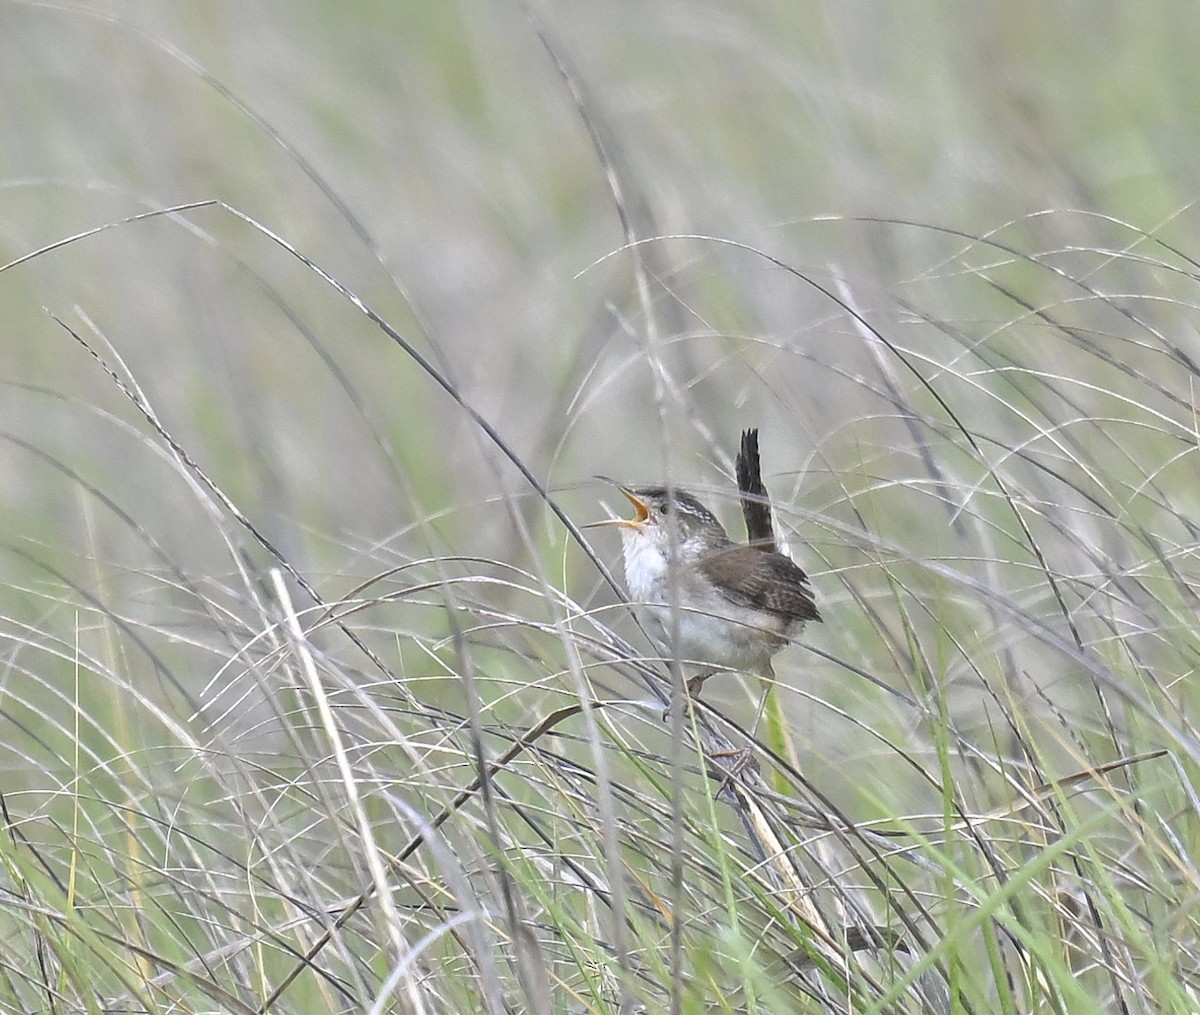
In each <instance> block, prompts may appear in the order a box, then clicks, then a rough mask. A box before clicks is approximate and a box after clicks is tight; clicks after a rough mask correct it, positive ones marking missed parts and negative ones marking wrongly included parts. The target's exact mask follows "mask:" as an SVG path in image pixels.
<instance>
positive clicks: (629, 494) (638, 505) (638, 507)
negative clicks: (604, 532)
mask: <svg viewBox="0 0 1200 1015" xmlns="http://www.w3.org/2000/svg"><path fill="white" fill-rule="evenodd" d="M609 482H612V480H609ZM613 486H615V487H616V488H617V489H618V490H620V491H621V493H623V494H624V495H625V497H626V499H627V500H628V501H629V503H630V504H632V505H633V510H634V511H635V512H636V515H635V516H634V517H633V518H605V519H604V520H603V521H599V522H588V523H587V524H586V525H584V526H583V528H585V529H594V528H596V527H597V526H600V525H621V526H624V527H625V528H628V529H640V528H641V527H642V526H643V525H645V524H646V519H647V518H649V517H650V509H649V508H648V507H646V502H645V501H643V500H642V498H641V497H639V496H638V495H637V494H635V493H634V492H633V491H632V490H630V489H629V488H628V487H627V486H622V485H621V484H620V483H613Z"/></svg>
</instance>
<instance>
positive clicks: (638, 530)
mask: <svg viewBox="0 0 1200 1015" xmlns="http://www.w3.org/2000/svg"><path fill="white" fill-rule="evenodd" d="M738 465H739V469H738V471H739V480H740V482H739V487H740V488H741V494H742V506H743V512H744V514H745V516H746V520H747V526H748V527H749V528H750V536H751V541H750V542H749V543H735V542H734V541H733V540H732V539H730V538H729V535H728V533H727V532H726V531H725V528H724V527H723V526H722V525H721V523H720V521H718V520H717V517H716V516H715V515H714V514H713V513H712V512H711V511H710V510H709V509H708V508H707V507H705V506H704V505H703V504H702V503H701V502H700V501H699V500H698V499H697V498H696V497H695V496H694V495H693V494H691V493H689V492H687V491H686V490H682V489H679V488H675V487H667V486H626V485H624V484H621V483H617V482H615V481H614V480H610V479H608V478H607V477H599V478H601V479H604V480H605V481H606V482H609V483H612V484H613V485H614V486H615V487H616V488H617V489H618V490H619V491H620V492H621V493H622V494H623V495H624V496H625V497H626V499H628V500H629V502H630V503H631V504H632V505H633V509H634V517H633V518H608V519H604V520H603V521H599V522H592V523H591V526H600V525H612V526H616V527H618V528H619V529H620V533H621V542H622V551H623V557H624V566H625V583H626V585H627V587H628V590H629V596H630V600H631V604H632V605H633V607H634V609H635V612H636V613H637V614H638V615H639V616H640V617H641V618H642V620H643V623H644V627H645V630H646V633H647V634H648V635H649V637H650V639H651V640H652V641H653V642H654V644H655V645H656V647H657V648H659V649H660V650H661V651H662V653H663V655H664V657H667V658H669V657H670V656H671V655H672V654H673V653H676V652H677V653H678V658H679V661H680V662H681V663H689V664H693V666H695V667H698V671H697V672H696V674H695V675H694V676H693V677H691V679H689V680H688V683H687V690H688V693H689V694H691V695H697V694H699V693H700V689H701V687H702V686H703V683H704V681H705V680H707V679H708V677H710V676H711V675H712V674H713V673H716V672H720V671H739V672H746V673H754V674H757V675H758V676H759V677H760V679H761V680H762V681H763V684H764V687H765V688H768V689H769V687H770V686H772V684H773V682H774V670H773V667H772V663H771V660H772V658H773V657H774V656H775V655H776V654H777V653H778V652H779V651H781V650H782V649H783V648H784V647H785V646H786V645H787V644H788V643H789V641H791V640H792V639H794V638H796V637H797V636H798V635H799V634H800V632H801V631H802V630H803V629H804V627H805V625H806V624H808V623H809V622H811V621H818V622H819V621H820V620H821V614H820V612H819V611H818V609H817V604H816V600H815V598H814V596H813V592H812V587H811V584H810V582H809V578H808V575H806V574H805V573H804V571H803V570H802V569H801V568H800V567H799V566H798V565H797V564H796V563H795V562H794V561H793V560H792V559H791V558H790V557H788V556H786V555H785V554H783V553H781V552H779V550H778V549H777V544H776V541H775V538H774V533H773V527H772V525H771V521H770V505H769V502H767V501H766V497H765V490H764V489H763V487H762V482H761V478H760V477H759V466H758V442H757V432H756V431H747V432H746V433H745V434H743V439H742V453H741V454H740V455H739V458H738ZM764 511H765V515H764ZM764 517H765V521H764ZM764 704H765V694H764V701H763V702H762V703H760V707H759V715H760V716H761V714H762V708H763V705H764ZM756 725H757V722H756Z"/></svg>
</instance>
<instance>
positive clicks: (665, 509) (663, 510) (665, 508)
mask: <svg viewBox="0 0 1200 1015" xmlns="http://www.w3.org/2000/svg"><path fill="white" fill-rule="evenodd" d="M658 513H659V514H660V515H667V514H670V513H671V512H670V505H669V504H668V503H667V502H666V501H663V502H662V503H661V504H659V505H658Z"/></svg>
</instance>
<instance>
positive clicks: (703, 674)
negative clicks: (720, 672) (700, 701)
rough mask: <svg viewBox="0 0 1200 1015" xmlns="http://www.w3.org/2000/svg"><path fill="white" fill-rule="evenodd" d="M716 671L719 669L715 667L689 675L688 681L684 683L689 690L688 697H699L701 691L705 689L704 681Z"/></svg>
mask: <svg viewBox="0 0 1200 1015" xmlns="http://www.w3.org/2000/svg"><path fill="white" fill-rule="evenodd" d="M716 672H717V671H716V670H715V669H711V670H701V671H700V672H699V673H697V674H696V675H695V676H692V677H689V678H688V679H687V682H686V683H685V684H684V688H685V689H686V690H687V693H688V697H689V698H699V697H700V692H701V691H703V690H704V681H706V680H707V679H708V678H709V677H711V676H712V675H713V674H714V673H716Z"/></svg>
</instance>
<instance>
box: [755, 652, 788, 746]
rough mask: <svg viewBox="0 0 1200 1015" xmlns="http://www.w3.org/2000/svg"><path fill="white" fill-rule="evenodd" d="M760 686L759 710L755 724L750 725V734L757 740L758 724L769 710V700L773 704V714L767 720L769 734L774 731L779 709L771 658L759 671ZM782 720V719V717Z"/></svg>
mask: <svg viewBox="0 0 1200 1015" xmlns="http://www.w3.org/2000/svg"><path fill="white" fill-rule="evenodd" d="M758 686H759V692H760V694H759V698H758V710H757V711H756V712H755V713H754V725H753V726H751V727H750V736H751V737H752V738H754V739H755V740H757V739H758V726H759V723H761V722H762V721H763V715H764V714H766V712H767V704H768V702H770V703H771V705H772V709H771V712H772V715H771V717H770V718H769V719H768V721H767V732H768V735H769V734H770V733H772V732H774V726H775V723H774V721H773V720H774V719H775V715H774V713H775V712H777V711H778V709H777V708H775V707H774V699H775V695H774V693H773V692H774V690H775V667H773V666H772V665H771V660H770V659H768V660H767V662H766V664H765V665H764V666H763V667H762V668H761V669H759V671H758ZM780 721H782V719H780Z"/></svg>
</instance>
